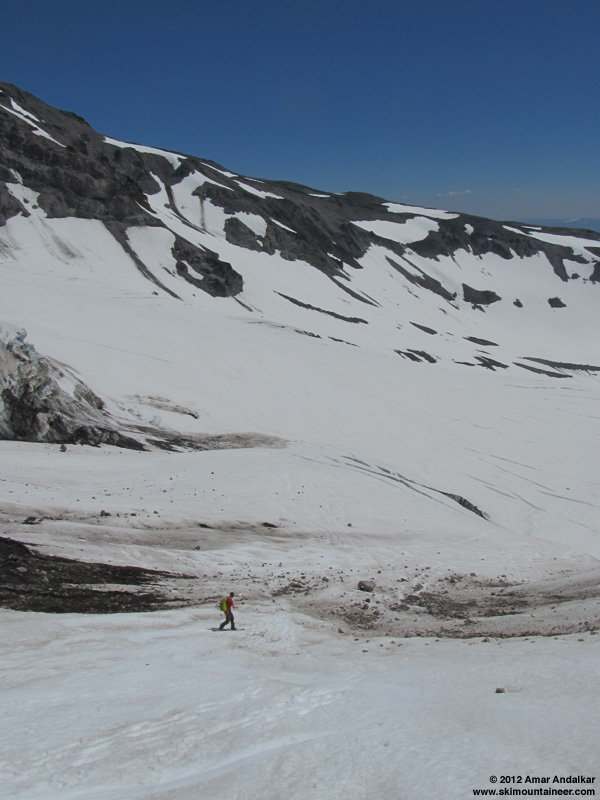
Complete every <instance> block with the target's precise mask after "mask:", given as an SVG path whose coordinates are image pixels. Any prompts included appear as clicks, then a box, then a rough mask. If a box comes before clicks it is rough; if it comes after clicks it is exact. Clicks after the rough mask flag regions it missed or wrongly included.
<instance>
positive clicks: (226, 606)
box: [219, 592, 236, 631]
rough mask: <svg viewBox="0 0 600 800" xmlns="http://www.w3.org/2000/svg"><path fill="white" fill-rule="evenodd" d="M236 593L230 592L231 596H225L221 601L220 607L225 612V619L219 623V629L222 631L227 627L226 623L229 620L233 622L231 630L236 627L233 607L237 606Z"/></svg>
mask: <svg viewBox="0 0 600 800" xmlns="http://www.w3.org/2000/svg"><path fill="white" fill-rule="evenodd" d="M233 598H234V594H233V592H230V593H229V597H223V598H222V599H221V602H220V603H219V608H220V609H221V611H222V612H223V613H224V614H225V621H224V622H222V623H221V624H220V625H219V630H220V631H222V630H224V629H225V625H227V623H228V622H230V623H231V630H232V631H234V630H235V629H236V627H235V622H234V621H233V611H232V610H231V609H233V608H235V607H236V606H235V605H234V603H233Z"/></svg>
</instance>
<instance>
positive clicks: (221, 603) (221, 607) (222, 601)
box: [219, 597, 227, 614]
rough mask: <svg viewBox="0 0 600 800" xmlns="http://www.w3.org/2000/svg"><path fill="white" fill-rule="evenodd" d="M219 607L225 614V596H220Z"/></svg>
mask: <svg viewBox="0 0 600 800" xmlns="http://www.w3.org/2000/svg"><path fill="white" fill-rule="evenodd" d="M219 608H220V609H221V611H222V612H223V613H224V614H226V613H227V598H226V597H222V598H221V600H220V602H219Z"/></svg>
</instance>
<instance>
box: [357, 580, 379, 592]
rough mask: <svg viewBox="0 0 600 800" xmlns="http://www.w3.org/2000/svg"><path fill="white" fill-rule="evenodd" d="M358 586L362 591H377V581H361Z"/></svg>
mask: <svg viewBox="0 0 600 800" xmlns="http://www.w3.org/2000/svg"><path fill="white" fill-rule="evenodd" d="M358 588H359V589H360V590H361V592H373V591H375V581H359V582H358Z"/></svg>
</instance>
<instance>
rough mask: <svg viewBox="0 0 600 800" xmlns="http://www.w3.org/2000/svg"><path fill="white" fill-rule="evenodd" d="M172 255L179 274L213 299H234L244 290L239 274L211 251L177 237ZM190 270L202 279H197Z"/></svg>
mask: <svg viewBox="0 0 600 800" xmlns="http://www.w3.org/2000/svg"><path fill="white" fill-rule="evenodd" d="M172 253H173V257H174V258H175V262H176V268H177V272H178V274H179V275H182V276H183V277H184V278H185V280H186V281H188V282H189V283H192V284H193V285H194V286H197V287H198V288H199V289H202V291H204V292H207V294H210V295H212V297H234V296H235V295H236V294H239V293H240V292H241V291H242V289H243V288H244V280H243V278H242V276H241V275H240V274H239V272H236V271H235V270H234V268H233V267H232V266H231V264H229V263H228V262H227V261H221V259H220V258H219V256H218V255H217V254H216V253H213V252H211V251H210V250H206V249H205V248H203V247H195V246H194V245H193V244H190V243H189V242H186V241H185V240H184V239H182V238H181V237H179V236H177V237H176V238H175V244H174V245H173V248H172ZM190 270H192V271H193V272H195V273H196V274H197V275H200V276H201V277H200V278H195V277H194V276H193V275H192V274H191V273H190Z"/></svg>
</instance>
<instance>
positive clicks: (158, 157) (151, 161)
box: [0, 83, 600, 307]
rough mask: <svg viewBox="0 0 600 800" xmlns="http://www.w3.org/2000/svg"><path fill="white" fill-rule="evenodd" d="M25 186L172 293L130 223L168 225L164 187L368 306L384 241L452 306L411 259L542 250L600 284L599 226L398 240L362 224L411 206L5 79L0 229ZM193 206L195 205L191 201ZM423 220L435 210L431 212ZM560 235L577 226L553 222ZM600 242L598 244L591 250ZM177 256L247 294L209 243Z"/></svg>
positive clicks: (48, 209) (18, 210) (449, 227)
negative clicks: (91, 222)
mask: <svg viewBox="0 0 600 800" xmlns="http://www.w3.org/2000/svg"><path fill="white" fill-rule="evenodd" d="M193 175H196V176H198V177H199V178H202V176H204V177H205V178H206V179H207V180H206V182H204V183H202V181H201V180H199V181H198V183H200V184H201V185H199V186H198V187H197V188H196V189H195V190H193V192H192V194H193V195H194V196H195V197H196V198H198V203H199V208H198V217H196V216H195V214H196V210H195V209H194V212H193V215H192V216H193V218H188V217H186V215H185V214H184V213H183V212H184V210H185V209H183V208H181V209H180V208H178V206H177V201H176V198H177V197H178V196H179V195H178V193H177V191H176V187H177V186H178V185H179V184H180V183H181V182H182V181H183V180H184V179H185V178H187V177H189V176H193ZM20 182H22V183H23V184H24V186H26V187H27V188H28V189H29V190H31V191H33V192H36V193H37V195H38V201H37V202H38V203H39V206H40V207H41V208H42V209H43V211H44V212H45V213H46V215H47V216H48V217H50V218H52V217H75V218H79V219H95V220H100V221H102V222H103V223H104V224H105V225H106V227H107V228H108V229H109V230H110V232H111V233H112V234H113V235H114V236H115V238H116V239H117V241H118V242H119V243H120V245H121V246H122V247H123V249H124V250H125V251H126V252H127V254H128V255H129V256H130V257H131V258H132V259H133V261H134V263H135V264H136V266H137V267H138V269H139V270H140V272H141V273H142V274H143V275H144V276H145V277H146V278H147V279H148V280H150V281H152V282H153V283H154V284H155V285H156V286H158V287H159V288H160V289H162V290H163V291H166V292H168V293H170V294H172V295H174V296H177V294H176V292H174V291H173V290H172V289H168V288H167V287H166V286H165V285H164V284H163V283H162V282H161V281H160V280H159V278H158V277H157V275H155V274H153V272H152V269H151V268H150V266H149V265H148V264H144V263H143V262H142V261H141V259H140V257H139V256H138V255H137V254H136V253H135V252H134V251H133V249H132V248H131V246H130V245H129V241H128V237H127V229H128V228H130V227H132V226H154V227H157V226H158V227H167V224H168V223H167V222H165V217H164V216H161V214H159V213H154V211H153V210H152V208H151V202H152V197H153V195H156V194H157V193H158V192H159V191H164V193H165V194H166V197H167V208H166V211H167V212H168V214H169V215H171V216H173V215H174V216H175V217H177V218H178V219H179V221H180V222H181V223H182V224H184V225H186V226H188V228H189V229H190V230H195V231H200V232H203V231H205V223H204V216H205V210H206V207H207V204H208V203H210V204H212V205H213V206H216V207H218V208H220V209H223V211H224V212H225V214H226V215H230V218H229V219H227V220H226V221H225V225H224V234H225V237H226V239H227V241H228V242H230V243H231V244H233V245H235V246H236V247H240V248H245V249H248V250H253V251H261V252H264V253H267V254H274V253H278V254H280V255H281V257H282V258H284V259H286V260H288V261H294V260H302V261H305V262H307V263H308V264H311V265H312V266H313V267H315V268H316V269H318V270H320V271H321V272H323V273H324V274H325V275H327V276H328V277H329V278H330V279H331V280H332V281H334V282H335V284H336V286H337V287H338V288H340V289H341V290H343V291H344V292H346V293H348V294H349V295H351V296H352V297H353V298H354V299H358V300H360V302H363V303H370V300H369V299H367V298H365V297H363V296H361V294H357V293H356V292H353V290H352V287H351V285H350V280H349V278H351V273H352V271H353V270H358V269H362V266H361V263H360V259H361V258H362V257H363V256H364V255H365V253H366V252H367V251H368V249H369V248H370V247H371V246H372V245H380V246H384V247H385V248H386V249H387V250H389V251H390V253H392V254H395V256H396V257H395V258H393V259H391V258H389V259H388V260H389V263H390V264H391V265H392V266H393V267H394V269H396V270H397V271H398V272H399V273H400V274H401V275H402V276H403V277H404V278H405V279H406V280H407V281H408V282H409V283H412V284H413V285H416V286H420V287H422V288H424V289H427V290H428V291H431V292H433V293H435V294H437V295H439V296H440V297H442V298H444V299H445V300H447V301H448V302H450V303H453V301H454V300H455V298H456V293H455V292H454V291H450V290H449V288H448V287H446V286H444V285H443V284H442V283H441V281H440V280H439V279H438V278H437V277H433V276H432V275H430V274H428V272H427V266H426V265H423V263H422V262H419V264H417V263H416V262H417V261H418V259H416V258H415V255H418V256H422V257H424V258H427V259H432V260H434V261H435V260H438V259H439V258H440V257H443V256H448V257H454V256H455V254H456V253H457V252H458V251H460V250H464V251H466V252H469V253H472V254H474V255H476V256H483V255H486V254H487V253H494V254H496V255H498V256H500V257H501V258H503V259H506V260H508V259H512V258H522V257H526V256H534V255H537V254H543V255H545V257H546V258H547V260H548V261H549V263H550V265H551V267H552V269H553V270H554V272H555V273H556V275H558V276H559V277H560V279H561V280H563V281H567V280H571V279H573V275H572V274H571V273H572V272H573V270H572V268H571V265H572V262H578V263H582V264H588V263H591V264H592V265H594V264H595V266H592V272H591V276H590V278H589V281H590V282H596V281H600V258H599V255H600V249H599V248H600V234H597V233H594V232H592V231H587V232H585V239H586V243H585V248H586V252H587V253H589V259H586V257H584V255H582V254H581V253H580V252H577V253H576V252H574V251H573V250H572V249H571V248H570V247H568V246H565V245H562V244H561V245H558V244H553V243H551V242H547V241H542V239H540V238H536V235H535V230H534V229H533V228H532V227H531V226H528V225H524V224H522V223H514V222H507V223H504V222H496V221H494V220H488V219H485V218H482V217H477V216H473V215H468V214H456V215H455V216H451V217H450V218H440V217H439V215H437V214H434V215H433V217H434V218H435V223H436V228H435V230H432V231H430V232H429V234H428V235H427V236H426V237H425V238H424V239H422V240H418V241H415V242H412V243H407V244H400V243H398V242H396V241H391V240H389V239H386V238H385V237H383V236H379V235H377V234H375V233H373V232H370V231H368V230H365V229H364V228H363V227H361V226H360V225H359V224H355V223H360V222H361V221H369V220H383V221H389V222H400V223H402V222H407V221H409V220H412V219H414V218H415V217H416V216H419V213H417V212H415V211H414V210H407V211H405V212H403V211H402V210H401V208H402V207H401V206H399V205H398V204H396V205H394V206H393V208H394V209H395V210H391V209H390V206H389V204H387V203H386V201H385V200H384V199H382V198H379V197H374V196H372V195H368V194H363V193H358V192H347V193H345V194H341V195H323V194H322V193H316V192H314V191H313V190H311V189H310V188H308V187H306V186H301V185H298V184H293V183H288V182H285V181H261V180H256V179H252V178H244V177H243V176H239V175H234V174H233V173H229V172H227V171H223V170H222V169H220V168H219V167H218V165H216V164H214V162H210V161H207V160H205V159H199V158H196V157H194V156H189V155H184V154H173V153H171V154H169V153H165V154H164V155H163V154H161V151H159V150H152V148H141V149H136V147H135V146H133V145H132V146H127V145H126V144H123V143H115V144H113V143H111V141H110V140H109V141H107V140H106V139H105V137H104V136H102V135H101V134H99V133H97V132H96V131H94V130H93V129H92V128H91V127H90V126H89V125H88V124H87V122H86V121H85V120H83V119H82V118H81V117H79V116H77V115H76V114H72V113H70V112H67V111H60V110H58V109H56V108H52V107H51V106H49V105H47V104H46V103H44V102H42V101H41V100H39V99H37V98H36V97H34V96H33V95H30V94H28V93H27V92H23V91H22V90H20V89H18V88H17V87H15V86H12V85H10V84H5V83H0V226H1V225H3V224H5V223H6V221H7V220H8V219H10V218H12V217H14V216H15V215H18V214H22V215H25V216H27V215H28V214H29V213H30V212H29V211H28V209H27V205H26V203H21V202H20V201H19V200H18V199H17V197H15V196H14V195H13V194H12V193H11V191H9V189H10V187H11V185H13V186H15V185H18V184H19V183H20ZM15 194H18V193H16V192H15ZM161 203H162V201H161ZM399 209H400V210H399ZM186 213H188V214H189V213H190V211H189V209H187V211H186ZM244 213H246V214H252V215H254V216H255V217H258V218H261V219H262V220H264V223H265V234H264V236H257V235H256V234H255V233H254V231H253V230H251V229H250V228H249V227H248V225H246V224H245V223H244V222H243V220H242V219H240V218H235V217H234V216H231V215H236V214H244ZM423 216H427V210H426V209H424V210H423ZM550 230H552V229H550ZM178 232H179V233H180V229H179V231H178ZM557 233H559V234H560V233H563V234H564V233H567V234H569V235H573V234H576V233H577V232H573V231H564V230H561V229H557ZM192 240H193V237H192ZM596 240H597V241H598V243H599V247H594V242H595V241H596ZM173 256H174V257H175V261H176V271H177V273H178V274H179V275H180V276H181V278H182V279H184V280H186V281H188V282H190V283H192V284H193V285H194V286H197V287H198V288H200V289H202V290H203V291H205V292H207V293H208V294H210V295H212V296H214V297H232V296H236V295H237V294H239V293H240V292H241V291H242V290H243V281H242V277H241V275H239V273H237V272H236V270H235V269H234V267H233V266H232V265H231V264H229V263H228V262H225V261H222V260H221V259H220V258H219V256H218V255H217V254H216V253H215V252H212V250H211V249H205V248H203V247H200V246H196V245H193V244H190V243H188V242H187V241H186V240H185V239H184V238H182V237H181V236H179V235H177V236H176V238H175V244H174V245H173ZM566 264H567V265H568V267H569V268H567V266H566ZM433 274H436V273H433ZM346 284H348V285H346ZM473 293H476V294H477V297H475V298H474V299H468V300H467V302H472V303H473V304H474V305H476V306H479V307H481V306H484V305H489V303H491V302H497V300H499V299H500V298H498V296H497V295H495V293H493V292H492V293H489V292H487V293H486V292H478V291H477V290H474V289H470V287H467V294H468V295H469V296H470V297H471V296H472V294H473Z"/></svg>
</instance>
